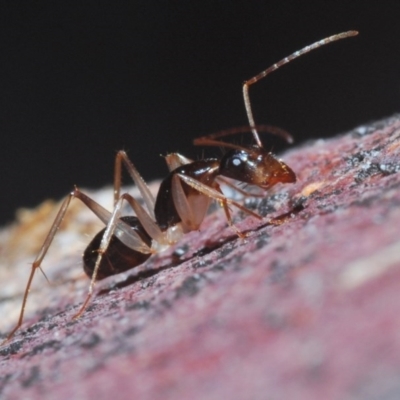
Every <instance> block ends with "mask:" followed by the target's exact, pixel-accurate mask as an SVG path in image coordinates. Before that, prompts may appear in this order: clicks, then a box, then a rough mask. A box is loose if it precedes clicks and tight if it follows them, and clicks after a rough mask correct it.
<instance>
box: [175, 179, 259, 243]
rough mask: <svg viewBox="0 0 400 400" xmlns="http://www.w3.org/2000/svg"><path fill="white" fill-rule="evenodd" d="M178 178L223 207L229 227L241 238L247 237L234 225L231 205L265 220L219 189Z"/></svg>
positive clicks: (193, 180)
mask: <svg viewBox="0 0 400 400" xmlns="http://www.w3.org/2000/svg"><path fill="white" fill-rule="evenodd" d="M177 177H179V178H180V179H181V180H182V181H183V182H185V183H186V184H187V185H189V186H191V187H192V188H193V189H195V190H197V191H198V192H200V193H202V194H204V195H205V196H207V197H209V198H211V199H213V200H216V201H218V202H219V203H220V204H221V205H222V207H223V208H224V211H225V215H226V218H227V220H228V224H229V226H230V227H231V228H232V229H233V230H234V231H235V232H236V234H237V235H238V236H239V237H241V238H243V237H245V235H243V233H241V232H240V231H239V230H238V229H237V228H236V227H235V225H234V224H233V222H232V218H231V215H230V212H229V208H228V206H229V205H232V206H235V207H237V208H239V209H240V210H242V211H243V212H245V213H247V214H250V215H251V216H253V217H254V218H257V219H259V220H262V219H263V218H262V217H261V216H260V215H258V214H257V213H255V212H253V211H251V210H249V209H248V208H246V207H244V206H242V205H241V204H240V203H237V202H236V201H234V200H231V199H229V198H227V197H226V196H224V194H223V193H222V192H221V191H220V190H218V189H214V188H211V187H210V186H207V185H205V184H203V183H201V182H199V181H197V180H196V179H194V178H191V177H189V176H186V175H182V174H178V175H177ZM180 186H182V185H180ZM182 191H183V189H182ZM174 201H175V198H174Z"/></svg>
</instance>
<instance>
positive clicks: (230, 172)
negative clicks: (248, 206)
mask: <svg viewBox="0 0 400 400" xmlns="http://www.w3.org/2000/svg"><path fill="white" fill-rule="evenodd" d="M219 173H220V175H223V176H226V177H228V178H232V179H235V180H238V181H240V182H244V183H249V184H251V185H257V186H259V187H261V188H264V189H267V188H270V187H271V186H273V185H275V184H276V183H278V182H281V183H291V182H296V175H295V173H294V172H293V171H292V170H291V169H290V168H289V167H288V166H287V165H286V164H285V163H284V162H283V161H281V160H278V159H277V158H275V156H274V155H273V154H272V153H269V152H267V151H266V150H265V149H263V148H262V147H259V146H253V147H251V148H249V149H245V148H242V149H234V150H229V151H228V152H227V153H226V154H225V155H224V156H223V157H222V159H221V163H220V167H219Z"/></svg>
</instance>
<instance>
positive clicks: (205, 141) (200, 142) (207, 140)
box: [193, 125, 293, 150]
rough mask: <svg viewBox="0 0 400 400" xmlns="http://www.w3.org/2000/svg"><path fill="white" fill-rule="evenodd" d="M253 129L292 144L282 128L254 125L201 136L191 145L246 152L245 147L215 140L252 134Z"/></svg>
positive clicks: (259, 144)
mask: <svg viewBox="0 0 400 400" xmlns="http://www.w3.org/2000/svg"><path fill="white" fill-rule="evenodd" d="M254 129H257V131H258V132H266V133H271V134H273V135H275V136H279V137H281V138H282V139H284V140H285V141H286V142H287V143H293V137H292V135H291V134H290V133H289V132H287V131H285V130H284V129H282V128H279V127H277V126H272V125H255V126H253V127H252V126H240V127H238V128H231V129H225V130H222V131H218V132H215V133H212V134H210V135H206V136H202V137H199V138H196V139H194V140H193V144H194V145H195V146H222V147H228V148H231V149H237V150H247V148H246V147H243V146H240V145H237V144H234V143H229V142H224V141H222V140H216V139H218V138H221V137H224V136H231V135H236V134H238V133H247V132H251V133H253V130H254ZM257 145H258V146H259V147H263V146H262V144H261V141H257Z"/></svg>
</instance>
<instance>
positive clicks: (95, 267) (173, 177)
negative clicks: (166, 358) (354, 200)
mask: <svg viewBox="0 0 400 400" xmlns="http://www.w3.org/2000/svg"><path fill="white" fill-rule="evenodd" d="M357 34H358V32H356V31H348V32H343V33H339V34H337V35H333V36H330V37H328V38H325V39H322V40H319V41H318V42H315V43H314V44H311V45H309V46H306V47H304V48H303V49H301V50H298V51H296V52H294V53H293V54H291V55H290V56H288V57H285V58H283V59H282V60H281V61H279V62H277V63H276V64H273V65H272V66H271V67H269V68H268V69H266V70H264V71H263V72H261V73H260V74H258V75H256V76H254V77H253V78H251V79H249V80H248V81H246V82H244V84H243V97H244V103H245V108H246V113H247V117H248V120H249V127H247V128H244V129H239V130H240V131H251V132H252V135H253V138H254V140H255V144H254V145H252V146H250V147H243V146H239V145H236V144H232V143H227V142H224V141H221V140H218V139H219V138H220V137H222V136H227V135H230V134H232V133H236V131H237V130H229V131H224V132H219V133H217V134H214V135H210V136H204V137H201V138H198V139H196V140H195V141H194V143H195V144H196V145H203V146H204V145H205V146H221V147H225V148H228V149H229V150H228V151H227V152H226V153H225V154H224V155H223V156H222V158H220V159H217V158H205V159H201V160H198V161H192V160H189V159H187V158H186V157H184V156H182V155H180V154H178V153H173V154H169V155H167V156H166V162H167V165H168V167H169V170H170V173H169V174H168V175H167V177H166V178H164V180H163V181H162V182H161V185H160V187H159V190H158V194H157V197H156V199H154V197H153V195H152V193H151V192H150V190H149V188H148V186H147V185H146V183H145V182H144V180H143V178H142V177H141V176H140V174H139V172H138V171H137V169H136V168H135V166H134V165H133V164H132V162H131V161H130V160H129V158H128V156H127V155H126V153H125V152H124V151H119V152H118V154H117V156H116V159H115V172H114V209H113V212H109V211H107V210H106V209H105V208H103V207H102V206H101V205H100V204H98V203H97V202H95V201H94V200H93V199H91V198H89V197H88V196H86V195H85V194H84V193H82V192H81V191H80V190H79V189H78V188H75V189H74V190H73V191H72V192H71V193H70V194H69V195H68V196H67V198H66V199H65V200H64V202H63V203H62V205H61V207H60V210H59V211H58V214H57V216H56V218H55V220H54V222H53V224H52V226H51V228H50V231H49V233H48V235H47V237H46V239H45V241H44V243H43V245H42V247H41V249H40V251H39V254H38V255H37V257H36V259H35V261H34V262H33V263H32V267H31V273H30V276H29V279H28V283H27V286H26V289H25V292H24V296H23V301H22V306H21V311H20V316H19V319H18V322H17V324H16V326H15V327H14V328H13V330H12V331H11V333H10V334H9V335H8V336H7V338H6V339H5V340H4V341H3V343H5V342H7V341H8V340H9V339H11V338H12V336H13V335H14V333H15V332H16V331H17V330H18V329H19V328H20V327H21V325H22V322H23V317H24V312H25V306H26V302H27V298H28V294H29V290H30V287H31V284H32V280H33V277H34V275H35V272H36V271H37V270H38V269H40V270H41V264H42V261H43V259H44V257H45V255H46V253H47V251H48V250H49V247H50V245H51V243H52V241H53V239H54V236H55V234H56V232H57V230H58V228H59V226H60V224H61V222H62V220H63V218H64V216H65V214H66V212H67V209H68V206H69V204H70V202H71V199H72V198H77V199H79V200H81V201H82V202H83V203H84V204H85V205H86V206H87V207H88V208H89V209H90V210H91V211H93V213H94V214H96V216H97V217H98V218H99V219H100V220H101V221H102V222H103V223H104V224H105V225H106V227H105V228H104V229H103V230H101V231H100V232H99V233H98V234H97V235H96V236H95V237H94V239H93V240H92V241H91V243H90V244H89V245H88V247H87V248H86V250H85V252H84V254H83V263H84V270H85V272H86V274H87V275H88V276H89V277H90V278H91V282H90V285H89V291H88V295H87V297H86V300H85V301H84V303H83V305H82V306H81V308H80V309H79V311H78V312H77V313H76V314H75V316H74V318H77V317H79V316H80V315H81V314H82V313H83V312H84V310H85V309H86V306H87V304H88V303H89V301H90V299H91V296H92V293H93V288H94V285H95V282H96V280H100V279H103V278H106V277H108V276H111V275H114V274H117V273H120V272H123V271H126V270H129V269H131V268H134V267H136V266H138V265H140V264H142V263H143V262H145V261H146V260H147V259H148V258H149V257H150V256H151V255H152V254H153V253H155V252H157V251H160V250H162V249H163V248H164V247H166V246H169V245H171V244H174V243H176V242H177V241H178V240H179V239H180V238H181V237H182V235H183V234H185V233H187V232H190V231H193V230H198V229H199V227H200V225H201V223H202V221H203V219H204V218H205V216H206V213H207V210H208V208H209V205H210V201H211V200H216V201H217V202H219V203H220V205H221V206H222V208H223V209H224V212H225V215H226V219H227V221H228V224H229V225H230V226H231V227H232V228H233V229H234V230H235V232H236V234H237V235H238V236H239V237H244V235H243V233H241V232H240V231H239V230H238V229H237V228H236V227H235V226H234V224H233V222H232V218H231V214H230V209H229V206H235V207H237V208H239V209H240V210H242V211H244V212H246V213H248V214H250V215H252V216H253V217H255V218H258V219H262V217H261V216H260V215H258V214H256V213H254V212H253V211H251V210H249V209H247V208H245V207H244V206H242V205H241V204H239V203H238V202H236V201H234V200H232V199H229V198H227V197H226V196H225V195H224V194H223V192H222V190H221V189H220V186H219V183H218V182H220V183H221V182H222V183H225V184H228V185H232V184H231V183H230V182H229V181H227V180H225V178H230V179H234V180H236V181H239V182H242V183H246V184H251V185H255V186H258V187H260V188H262V189H269V188H270V187H272V186H274V185H275V184H276V183H278V182H280V183H291V182H295V181H296V175H295V173H294V172H293V171H292V170H291V169H290V167H289V166H287V165H286V164H285V163H284V162H283V161H281V160H279V159H277V158H276V157H275V156H274V155H273V154H272V153H270V152H268V151H267V150H265V149H264V147H263V145H262V143H261V140H260V138H259V136H258V132H257V129H258V130H267V131H269V132H272V133H273V134H276V135H279V136H282V137H283V138H285V139H286V140H287V141H291V137H290V135H288V134H287V133H286V132H284V131H283V130H281V129H278V128H276V127H271V126H264V127H261V129H259V127H258V126H256V124H255V122H254V117H253V113H252V109H251V104H250V98H249V93H248V90H249V87H250V86H251V85H252V84H254V83H256V82H258V81H259V80H260V79H262V78H264V77H265V76H267V75H268V74H269V73H271V72H273V71H275V70H276V69H278V68H279V67H281V66H283V65H285V64H287V63H289V62H290V61H292V60H294V59H295V58H297V57H299V56H301V55H303V54H305V53H308V52H310V51H311V50H314V49H316V48H318V47H321V46H323V45H326V44H328V43H331V42H333V41H336V40H339V39H344V38H347V37H350V36H355V35H357ZM122 165H124V166H125V168H126V169H127V171H128V173H129V174H130V176H131V177H132V179H133V181H134V182H135V184H136V186H137V187H138V189H139V191H140V194H141V196H142V199H143V202H144V204H145V206H146V208H144V207H143V206H142V205H141V204H140V203H139V202H138V201H137V200H136V199H135V198H133V197H132V196H131V195H129V194H128V193H123V194H122V195H121V194H120V191H121V172H122ZM235 189H236V190H239V189H238V188H236V187H235ZM124 202H127V203H128V204H129V206H130V207H131V208H132V210H133V211H134V212H135V214H136V216H121V208H122V205H123V203H124ZM42 272H43V271H42ZM3 343H2V344H3Z"/></svg>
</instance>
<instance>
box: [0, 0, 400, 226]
mask: <svg viewBox="0 0 400 400" xmlns="http://www.w3.org/2000/svg"><path fill="white" fill-rule="evenodd" d="M370 4H371V3H370ZM370 4H368V3H366V2H362V1H351V2H349V1H337V0H336V1H324V2H321V1H319V2H317V1H302V2H289V1H252V0H245V1H236V2H225V1H207V0H203V1H190V2H184V1H182V2H171V1H169V2H162V1H147V0H135V1H130V2H115V1H85V2H78V1H76V2H74V1H69V2H53V4H51V2H44V1H39V2H38V1H14V2H1V3H0V32H1V34H0V49H1V62H0V87H1V90H0V101H1V105H0V121H1V123H0V129H1V146H0V163H1V166H0V171H1V173H0V185H1V191H2V192H1V206H0V223H1V224H4V223H6V222H10V221H12V220H13V219H14V213H15V210H16V209H17V208H18V207H32V206H35V205H36V204H38V203H39V202H41V201H42V200H44V199H45V198H56V199H58V198H60V197H62V196H64V195H65V194H66V193H68V192H69V191H70V190H71V189H72V187H73V185H74V184H76V185H78V186H79V187H81V188H86V187H88V188H96V187H101V186H103V185H105V184H111V183H112V178H113V163H114V156H115V153H116V151H117V150H119V149H125V150H127V151H128V153H129V155H130V157H131V159H132V160H133V161H134V163H135V164H136V166H137V167H138V169H139V171H140V172H141V173H142V175H143V176H144V177H145V179H147V180H151V179H155V178H161V177H163V176H164V175H165V174H166V167H165V165H164V161H163V159H162V158H161V157H160V155H161V154H166V153H168V152H172V151H179V152H182V153H183V154H185V155H187V156H189V157H193V158H196V157H199V156H201V154H202V153H203V149H200V148H195V147H194V146H192V140H193V138H195V137H198V136H203V135H205V134H207V133H212V132H216V131H218V130H221V129H225V128H229V127H236V126H241V125H245V124H246V123H247V119H246V114H245V111H244V106H243V99H242V93H241V90H242V83H243V81H244V80H245V79H249V78H250V77H252V76H253V75H255V74H256V73H258V72H260V71H261V70H263V69H265V68H267V67H268V66H270V65H271V64H273V63H274V62H276V61H278V60H280V59H281V58H283V57H285V56H287V55H289V54H291V53H292V52H293V51H295V50H298V49H300V48H301V47H303V46H305V45H308V44H311V43H312V42H314V41H316V40H319V39H322V38H324V37H326V36H329V35H332V34H334V33H338V32H341V31H346V30H349V29H357V30H359V31H360V35H359V36H357V37H356V38H350V39H346V40H344V41H340V42H337V43H334V44H330V45H328V46H326V47H323V48H321V49H319V50H317V51H315V52H312V53H311V54H308V55H306V56H304V57H302V58H300V59H298V60H296V61H294V62H293V63H291V64H289V65H287V66H285V67H283V68H282V69H281V70H279V71H277V72H275V73H274V74H272V75H270V77H269V78H267V79H266V80H264V81H262V82H260V83H258V84H257V85H256V86H254V87H252V88H251V90H250V94H251V99H252V103H253V106H254V113H255V118H256V121H257V122H258V123H268V124H273V125H277V126H280V127H282V128H285V129H286V130H288V131H289V132H291V133H292V134H293V136H294V137H295V139H296V142H297V143H301V142H302V141H304V140H307V139H309V138H318V137H329V136H333V135H335V134H337V133H340V132H344V131H346V130H349V129H352V128H353V127H355V126H357V125H360V124H364V123H367V122H368V121H371V120H375V119H379V118H383V117H385V116H389V115H391V114H393V113H394V112H398V111H399V110H400V56H399V45H400V24H399V20H400V2H398V1H381V2H379V3H378V2H376V3H373V5H370ZM263 140H264V143H266V144H267V143H269V138H268V137H264V139H263ZM208 151H210V149H209V150H208ZM213 151H214V153H215V151H216V152H217V153H218V152H219V150H218V149H214V150H213ZM126 182H127V183H128V182H129V181H128V180H127V179H126Z"/></svg>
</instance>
